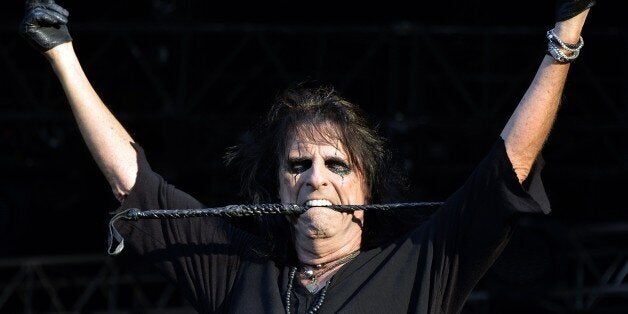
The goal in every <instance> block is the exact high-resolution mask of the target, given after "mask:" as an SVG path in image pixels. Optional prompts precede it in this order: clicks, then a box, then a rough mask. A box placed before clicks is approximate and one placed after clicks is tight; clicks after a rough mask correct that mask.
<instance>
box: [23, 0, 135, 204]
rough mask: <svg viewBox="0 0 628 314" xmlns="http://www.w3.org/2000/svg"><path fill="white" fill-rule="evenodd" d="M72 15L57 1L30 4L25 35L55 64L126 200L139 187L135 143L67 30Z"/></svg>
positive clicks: (97, 155)
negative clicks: (86, 69)
mask: <svg viewBox="0 0 628 314" xmlns="http://www.w3.org/2000/svg"><path fill="white" fill-rule="evenodd" d="M67 19H68V12H67V11H66V10H65V9H64V8H62V7H60V6H59V5H57V4H55V3H54V1H53V0H34V1H27V2H26V16H25V18H24V20H23V21H22V24H21V25H20V34H21V35H22V36H23V37H24V38H25V39H27V41H28V42H29V43H30V44H31V45H32V46H33V47H35V48H36V49H37V50H39V51H40V52H42V53H43V54H44V56H46V58H47V59H48V60H49V61H50V64H51V65H52V68H53V70H54V72H55V73H56V75H57V77H58V78H59V80H60V82H61V85H62V86H63V90H64V91H65V94H66V96H67V98H68V101H69V103H70V107H71V108H72V112H73V114H74V117H75V119H76V122H77V124H78V127H79V129H80V131H81V134H82V136H83V139H84V140H85V143H86V144H87V147H88V148H89V150H90V152H91V154H92V156H93V158H94V160H95V161H96V163H97V164H98V166H99V167H100V170H101V171H102V172H103V174H104V175H105V177H106V178H107V181H109V184H110V185H111V188H112V190H113V193H114V195H115V196H116V198H117V199H118V200H120V201H122V200H123V199H124V198H125V196H126V195H127V194H128V192H129V191H130V190H131V188H132V187H133V185H134V184H135V179H136V176H137V160H136V152H135V149H134V148H133V147H132V146H131V143H132V142H133V139H132V138H131V136H130V135H129V133H128V132H127V131H126V130H125V129H124V127H123V126H122V125H121V124H120V122H118V120H117V119H116V118H115V117H114V116H113V114H112V113H111V112H110V111H109V109H107V107H106V106H105V104H104V103H103V102H102V100H101V99H100V97H99V96H98V94H96V92H95V91H94V89H93V87H92V85H91V84H90V82H89V81H88V79H87V77H86V76H85V73H84V72H83V69H82V67H81V64H80V63H79V60H78V58H77V56H76V54H75V52H74V49H73V47H72V38H71V37H70V34H69V32H68V29H67V27H66V23H67V21H68V20H67Z"/></svg>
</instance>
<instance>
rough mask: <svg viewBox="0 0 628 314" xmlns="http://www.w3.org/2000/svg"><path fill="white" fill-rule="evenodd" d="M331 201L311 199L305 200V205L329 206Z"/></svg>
mask: <svg viewBox="0 0 628 314" xmlns="http://www.w3.org/2000/svg"><path fill="white" fill-rule="evenodd" d="M329 205H331V202H330V201H328V200H309V201H307V202H305V206H310V207H312V206H329Z"/></svg>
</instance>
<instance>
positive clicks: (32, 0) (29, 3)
mask: <svg viewBox="0 0 628 314" xmlns="http://www.w3.org/2000/svg"><path fill="white" fill-rule="evenodd" d="M45 3H46V1H44V0H26V1H24V8H25V9H26V10H27V11H28V10H30V9H32V8H35V7H37V6H43V5H44V4H45Z"/></svg>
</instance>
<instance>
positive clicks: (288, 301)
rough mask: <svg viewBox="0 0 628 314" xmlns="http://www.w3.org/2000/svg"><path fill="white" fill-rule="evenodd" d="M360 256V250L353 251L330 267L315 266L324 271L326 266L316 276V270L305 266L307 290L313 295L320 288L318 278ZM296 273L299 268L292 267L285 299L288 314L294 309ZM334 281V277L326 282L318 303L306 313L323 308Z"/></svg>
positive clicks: (302, 271) (312, 312)
mask: <svg viewBox="0 0 628 314" xmlns="http://www.w3.org/2000/svg"><path fill="white" fill-rule="evenodd" d="M358 254H360V250H356V251H353V252H351V253H349V254H347V255H345V256H343V257H342V258H340V259H339V260H337V261H336V262H334V263H332V264H330V265H322V264H318V265H315V266H314V267H315V268H317V269H323V266H325V267H324V269H323V270H322V271H321V272H319V274H315V272H314V269H313V268H312V266H310V265H305V266H304V267H302V270H301V276H304V277H306V278H308V279H309V280H310V283H309V284H307V285H306V288H307V289H308V291H310V292H311V293H313V292H314V291H316V288H317V287H318V282H317V280H316V279H317V277H320V276H323V275H324V274H326V273H327V272H329V271H330V270H332V269H334V268H336V267H337V266H340V265H342V264H346V263H348V262H350V261H351V260H352V259H354V258H355V257H356V256H358ZM296 273H297V267H296V266H295V267H291V268H290V275H289V276H288V287H287V289H286V295H285V297H284V299H285V302H284V303H285V305H286V313H287V314H290V309H291V308H292V307H291V299H292V288H293V287H294V279H295V277H296ZM332 279H333V276H332V278H331V279H329V280H328V281H327V282H326V284H325V287H324V288H323V290H321V292H320V293H319V294H318V297H317V298H316V302H314V304H313V305H312V306H311V307H310V308H309V309H308V310H307V312H306V313H307V314H314V313H316V312H317V311H318V310H319V309H320V308H321V306H322V305H323V302H324V301H325V295H326V294H327V289H329V286H331V281H332Z"/></svg>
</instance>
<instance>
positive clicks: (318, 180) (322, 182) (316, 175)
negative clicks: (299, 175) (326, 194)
mask: <svg viewBox="0 0 628 314" xmlns="http://www.w3.org/2000/svg"><path fill="white" fill-rule="evenodd" d="M325 170H326V168H325V166H324V165H320V164H317V163H315V164H313V165H312V167H311V168H310V169H309V171H307V178H306V182H305V184H306V185H308V186H311V187H312V188H313V189H314V190H318V189H320V188H321V187H323V186H327V185H329V181H328V180H327V176H326V173H325Z"/></svg>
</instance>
